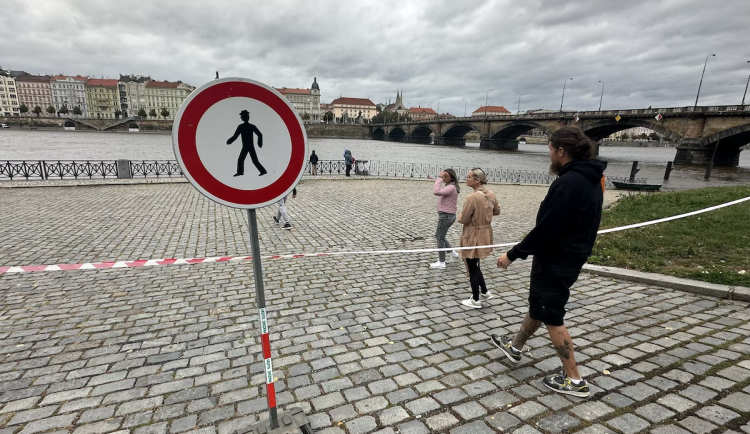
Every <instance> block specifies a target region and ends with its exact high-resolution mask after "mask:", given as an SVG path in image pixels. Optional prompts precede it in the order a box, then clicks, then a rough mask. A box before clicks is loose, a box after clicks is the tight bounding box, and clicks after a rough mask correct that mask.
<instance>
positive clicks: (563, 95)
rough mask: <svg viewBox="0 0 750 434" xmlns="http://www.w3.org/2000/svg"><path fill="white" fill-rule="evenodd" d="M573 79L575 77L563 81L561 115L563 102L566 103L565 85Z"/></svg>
mask: <svg viewBox="0 0 750 434" xmlns="http://www.w3.org/2000/svg"><path fill="white" fill-rule="evenodd" d="M572 79H573V77H571V78H566V79H565V81H563V94H562V99H561V100H560V113H562V107H563V101H565V84H566V83H567V82H568V80H572Z"/></svg>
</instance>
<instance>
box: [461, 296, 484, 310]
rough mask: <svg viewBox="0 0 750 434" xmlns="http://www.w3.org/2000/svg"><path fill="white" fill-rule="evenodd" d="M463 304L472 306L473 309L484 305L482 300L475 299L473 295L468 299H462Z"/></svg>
mask: <svg viewBox="0 0 750 434" xmlns="http://www.w3.org/2000/svg"><path fill="white" fill-rule="evenodd" d="M461 304H463V305H464V306H466V307H471V308H473V309H479V308H481V307H482V302H481V301H474V299H473V298H471V297H469V298H468V299H467V300H463V301H461Z"/></svg>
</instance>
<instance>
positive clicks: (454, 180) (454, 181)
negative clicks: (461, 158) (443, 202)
mask: <svg viewBox="0 0 750 434" xmlns="http://www.w3.org/2000/svg"><path fill="white" fill-rule="evenodd" d="M443 172H445V173H447V174H448V175H450V177H451V182H449V183H448V185H450V184H453V186H454V187H456V193H461V187H459V186H458V176H456V171H455V170H453V169H445V170H443Z"/></svg>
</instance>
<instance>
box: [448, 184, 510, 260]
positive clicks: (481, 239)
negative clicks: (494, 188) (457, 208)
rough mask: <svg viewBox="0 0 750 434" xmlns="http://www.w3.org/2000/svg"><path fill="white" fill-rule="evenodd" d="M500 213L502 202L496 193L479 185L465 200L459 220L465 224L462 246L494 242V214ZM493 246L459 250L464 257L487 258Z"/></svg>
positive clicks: (462, 233)
mask: <svg viewBox="0 0 750 434" xmlns="http://www.w3.org/2000/svg"><path fill="white" fill-rule="evenodd" d="M493 215H500V204H499V203H498V202H497V197H496V196H495V193H493V192H491V191H489V190H487V188H486V187H485V186H481V187H479V189H477V191H475V192H474V193H471V194H470V195H469V196H467V197H466V200H465V201H464V207H463V209H462V210H461V213H460V214H459V215H458V221H459V222H461V224H462V225H464V228H463V231H462V232H461V247H472V246H486V245H490V244H492V243H493V238H492V216H493ZM490 253H492V249H491V248H483V249H469V250H459V255H460V256H461V257H462V258H467V259H471V258H486V257H487V256H489V255H490Z"/></svg>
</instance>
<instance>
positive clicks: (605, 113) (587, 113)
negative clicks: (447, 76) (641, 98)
mask: <svg viewBox="0 0 750 434" xmlns="http://www.w3.org/2000/svg"><path fill="white" fill-rule="evenodd" d="M736 112H750V105H739V104H738V105H719V106H699V107H693V106H687V107H663V108H642V109H626V110H602V111H598V110H583V111H555V112H550V113H523V114H518V115H514V114H507V115H488V116H463V117H450V118H439V119H438V118H437V117H436V118H434V119H420V120H412V121H409V122H390V123H387V124H369V125H370V126H383V125H406V124H421V123H430V122H436V121H438V120H439V121H441V122H467V121H481V120H488V121H491V120H508V119H513V120H517V119H560V118H566V117H567V118H573V117H575V116H579V117H609V116H617V115H640V116H643V115H653V116H656V114H657V113H661V114H669V113H678V114H679V113H727V114H731V113H736Z"/></svg>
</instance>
